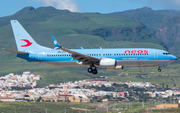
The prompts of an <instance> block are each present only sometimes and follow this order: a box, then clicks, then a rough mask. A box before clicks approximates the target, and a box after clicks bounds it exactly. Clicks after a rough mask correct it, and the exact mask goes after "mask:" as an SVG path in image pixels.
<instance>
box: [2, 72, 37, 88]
mask: <svg viewBox="0 0 180 113" xmlns="http://www.w3.org/2000/svg"><path fill="white" fill-rule="evenodd" d="M37 80H40V75H34V74H31V73H30V72H23V74H22V75H14V74H13V73H10V74H8V75H6V76H3V77H0V89H3V88H12V87H32V88H33V87H36V86H37V83H36V81H37Z"/></svg>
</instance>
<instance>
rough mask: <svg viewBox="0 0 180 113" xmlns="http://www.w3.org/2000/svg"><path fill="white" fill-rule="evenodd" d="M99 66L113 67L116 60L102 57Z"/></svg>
mask: <svg viewBox="0 0 180 113" xmlns="http://www.w3.org/2000/svg"><path fill="white" fill-rule="evenodd" d="M99 66H101V67H115V66H116V60H115V59H110V58H103V59H101V60H100V62H99Z"/></svg>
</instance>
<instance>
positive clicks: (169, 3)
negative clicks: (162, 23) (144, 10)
mask: <svg viewBox="0 0 180 113" xmlns="http://www.w3.org/2000/svg"><path fill="white" fill-rule="evenodd" d="M148 4H149V5H151V6H155V7H157V6H160V7H163V8H165V9H176V10H180V0H148Z"/></svg>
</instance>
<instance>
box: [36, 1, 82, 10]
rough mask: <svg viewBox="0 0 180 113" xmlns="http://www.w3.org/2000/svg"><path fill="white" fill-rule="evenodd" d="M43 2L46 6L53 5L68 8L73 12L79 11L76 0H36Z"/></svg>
mask: <svg viewBox="0 0 180 113" xmlns="http://www.w3.org/2000/svg"><path fill="white" fill-rule="evenodd" d="M36 1H39V2H42V3H43V4H44V5H45V6H53V7H55V8H56V9H67V10H69V11H71V12H79V11H80V10H79V7H78V5H77V3H76V0H36Z"/></svg>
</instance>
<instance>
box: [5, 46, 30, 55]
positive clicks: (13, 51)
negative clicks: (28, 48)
mask: <svg viewBox="0 0 180 113" xmlns="http://www.w3.org/2000/svg"><path fill="white" fill-rule="evenodd" d="M3 49H4V50H6V51H10V52H12V53H18V54H22V55H27V54H29V53H25V52H21V51H16V50H11V49H6V48H3Z"/></svg>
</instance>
